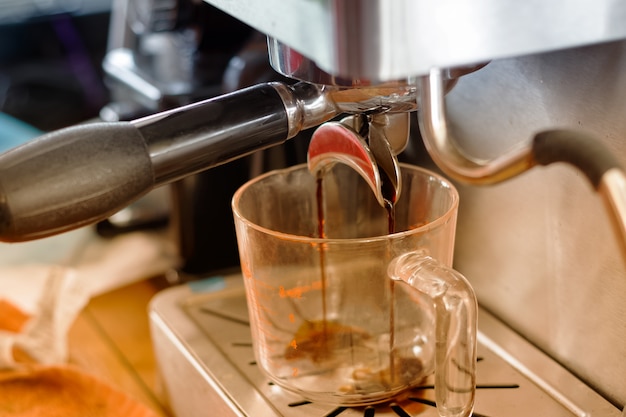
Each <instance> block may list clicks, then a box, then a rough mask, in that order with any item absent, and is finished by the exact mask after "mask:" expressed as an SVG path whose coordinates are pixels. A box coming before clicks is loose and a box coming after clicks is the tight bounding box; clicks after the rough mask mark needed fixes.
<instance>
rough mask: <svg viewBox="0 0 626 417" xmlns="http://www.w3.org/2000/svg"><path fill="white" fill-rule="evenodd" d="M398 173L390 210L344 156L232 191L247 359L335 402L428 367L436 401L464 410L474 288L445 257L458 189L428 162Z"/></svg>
mask: <svg viewBox="0 0 626 417" xmlns="http://www.w3.org/2000/svg"><path fill="white" fill-rule="evenodd" d="M401 172H402V184H403V186H402V195H401V196H400V198H399V200H398V201H397V202H396V204H395V209H394V211H393V212H391V211H388V210H386V209H385V208H383V207H381V206H380V205H379V204H378V202H377V201H376V199H375V197H374V194H373V193H372V191H371V189H370V188H369V186H368V185H367V183H366V182H365V181H364V180H363V179H362V178H361V177H360V176H359V175H358V173H356V172H355V171H354V170H353V169H351V168H349V167H348V166H346V165H343V164H336V165H334V166H333V167H332V169H329V170H327V171H326V172H325V173H324V175H322V176H321V177H319V178H315V177H314V176H313V175H311V174H310V173H309V171H308V169H307V167H306V165H299V166H295V167H292V168H288V169H284V170H278V171H273V172H270V173H267V174H264V175H262V176H260V177H257V178H255V179H253V180H251V181H249V182H248V183H246V184H244V185H243V186H242V187H241V188H240V189H239V190H238V191H237V192H236V193H235V195H234V197H233V203H232V207H233V212H234V218H235V225H236V231H237V241H238V245H239V252H240V258H241V268H242V272H243V277H244V282H245V288H246V298H247V303H248V309H249V314H250V323H251V329H252V338H253V344H254V352H255V355H256V360H257V362H258V365H259V366H260V368H261V369H262V370H263V371H264V372H265V373H266V374H267V375H268V376H269V378H270V379H271V380H272V381H273V382H274V383H276V384H278V385H280V386H282V387H284V388H285V389H288V390H290V391H293V392H296V393H298V394H300V395H302V396H303V397H304V398H307V399H309V400H312V401H318V402H324V403H332V404H338V405H346V406H356V405H366V404H372V403H377V402H382V401H385V400H388V399H389V398H391V397H393V396H395V395H396V394H398V393H400V392H401V391H403V390H405V389H407V388H409V387H411V386H415V385H417V384H419V383H420V382H421V381H422V380H423V379H424V378H425V377H427V376H428V375H430V374H432V373H433V372H434V373H435V392H436V393H435V395H436V398H437V407H438V411H439V413H440V414H441V415H449V416H452V415H455V416H456V415H458V416H463V415H465V416H467V415H470V414H471V410H472V408H473V403H474V387H475V363H476V298H475V296H474V293H473V291H472V289H471V287H470V286H469V284H468V283H467V281H466V280H465V278H463V277H462V276H461V275H460V274H458V273H457V272H456V271H454V270H452V269H451V268H450V265H451V264H452V257H453V247H454V236H455V227H456V216H457V209H458V203H459V197H458V193H457V191H456V189H455V188H454V187H453V185H452V184H450V183H449V182H448V181H446V180H445V179H444V178H442V177H440V176H438V175H436V174H434V173H432V172H429V171H427V170H424V169H421V168H418V167H414V166H410V165H405V164H402V165H401ZM391 226H393V227H394V229H395V231H394V232H393V233H391V234H390V233H389V231H390V227H391Z"/></svg>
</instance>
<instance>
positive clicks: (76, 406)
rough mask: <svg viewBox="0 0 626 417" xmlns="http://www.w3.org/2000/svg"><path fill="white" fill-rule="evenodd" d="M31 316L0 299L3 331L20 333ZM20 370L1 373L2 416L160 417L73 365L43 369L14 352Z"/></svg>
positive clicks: (0, 414) (0, 405)
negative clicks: (20, 366)
mask: <svg viewBox="0 0 626 417" xmlns="http://www.w3.org/2000/svg"><path fill="white" fill-rule="evenodd" d="M28 318H29V316H28V315H26V314H24V313H23V312H22V311H21V310H20V309H18V308H17V307H15V306H14V305H13V304H11V303H10V302H7V301H5V300H0V330H3V331H9V332H14V333H15V332H19V331H20V330H21V329H22V326H23V325H24V324H25V323H26V321H27V320H28ZM14 356H15V358H16V360H17V361H19V362H27V363H26V364H25V365H24V368H23V369H21V370H19V371H5V372H0V417H110V416H115V417H117V416H119V417H157V414H156V413H155V412H154V411H152V410H151V409H149V408H148V407H146V406H144V405H143V404H141V403H139V402H137V401H135V400H134V399H132V398H130V397H129V396H128V395H126V394H125V393H123V392H121V391H119V390H117V389H114V388H112V387H111V386H110V385H109V384H107V383H105V382H103V381H100V380H98V379H97V378H95V377H93V376H91V375H88V374H86V373H84V372H82V371H81V370H79V369H77V368H76V367H74V366H70V365H55V366H44V365H38V364H33V363H28V362H32V361H30V360H29V358H27V357H25V355H23V354H22V355H20V352H15V351H14Z"/></svg>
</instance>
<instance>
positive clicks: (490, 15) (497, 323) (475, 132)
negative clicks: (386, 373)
mask: <svg viewBox="0 0 626 417" xmlns="http://www.w3.org/2000/svg"><path fill="white" fill-rule="evenodd" d="M147 3H148V2H147ZM206 3H207V4H209V5H211V6H212V7H215V8H216V9H219V10H221V11H222V12H224V13H226V14H227V15H229V16H232V17H234V18H235V19H236V20H238V21H240V22H243V23H245V24H246V25H247V26H249V27H251V28H254V29H255V30H256V31H258V32H260V33H263V34H265V35H267V51H268V57H269V58H268V60H269V63H270V64H271V66H272V68H273V69H274V70H275V71H276V72H277V73H279V74H281V75H282V76H285V77H287V78H288V79H289V81H285V80H284V79H280V80H278V81H274V80H272V82H267V83H262V84H258V85H255V86H252V87H247V88H242V89H239V90H237V91H234V92H230V93H228V94H225V95H219V96H217V97H215V98H209V99H207V100H203V101H198V102H193V103H191V104H186V103H178V104H182V106H180V107H173V108H171V109H168V110H165V111H160V110H162V108H158V107H153V108H152V110H153V111H158V112H157V113H154V114H147V115H139V116H138V117H137V118H133V117H131V119H132V120H130V121H127V122H105V123H96V124H89V125H83V126H78V127H72V128H69V129H66V130H63V131H59V132H53V133H50V134H48V135H46V136H44V137H42V138H41V139H39V140H35V141H33V142H32V143H28V144H26V145H24V146H22V147H20V148H18V149H15V150H13V151H11V152H9V153H7V154H4V155H2V156H0V172H1V174H0V175H2V177H1V180H0V181H1V184H0V185H1V187H2V190H3V199H2V222H1V224H2V227H1V228H0V238H2V240H5V241H21V240H29V239H35V238H40V237H44V236H48V235H51V234H55V233H61V232H63V231H65V230H70V229H73V228H76V227H81V226H84V225H87V224H90V223H93V222H96V221H99V220H102V219H105V218H107V216H110V215H112V214H113V213H115V212H116V211H118V210H120V209H122V208H124V207H126V206H127V205H128V204H130V203H132V202H133V201H135V200H136V199H137V198H138V197H140V196H141V195H144V194H145V193H147V192H149V191H150V190H152V189H154V188H155V187H158V186H160V185H164V184H170V183H173V182H176V181H180V180H182V179H183V178H185V177H188V176H189V175H193V174H197V173H200V172H203V171H205V170H207V169H209V170H210V169H214V167H217V166H221V165H223V164H226V165H224V166H227V165H228V164H227V163H231V161H233V160H235V159H238V158H240V157H242V156H245V155H250V154H253V153H255V152H257V151H259V150H262V149H267V148H270V147H274V146H279V145H283V143H285V141H286V140H287V139H291V138H295V137H296V136H297V135H298V134H299V133H300V132H302V131H306V130H308V129H313V128H315V127H316V126H318V125H320V124H322V123H325V122H327V121H329V120H332V119H334V118H336V117H339V116H341V115H343V114H364V113H367V114H371V113H385V114H389V115H400V116H398V117H395V116H394V117H390V118H389V120H391V121H390V122H389V123H390V125H389V132H396V130H395V129H392V128H395V127H396V126H393V124H394V123H398V124H403V123H406V121H407V119H406V118H405V117H404V116H403V115H408V117H410V118H412V119H414V120H417V125H418V126H419V130H418V131H416V130H414V131H413V132H412V134H411V137H410V138H408V137H407V136H405V135H401V136H402V137H401V138H400V144H399V145H397V146H394V148H397V149H403V148H405V147H407V148H409V147H411V146H413V145H414V144H413V142H414V141H418V142H421V141H423V143H424V148H425V150H424V152H422V153H421V154H420V155H419V156H418V158H417V159H416V163H420V164H425V165H431V164H432V166H433V167H434V166H436V167H438V169H440V170H441V171H442V172H443V173H444V174H446V175H448V176H449V177H451V178H452V179H453V180H455V181H456V182H457V185H458V188H459V191H460V193H461V206H460V214H459V227H458V236H457V241H456V251H455V252H456V254H455V268H456V269H458V270H459V271H461V272H462V273H464V274H465V275H466V276H467V277H468V279H469V280H470V282H471V283H472V286H473V287H474V289H475V291H476V293H477V296H478V300H479V303H480V305H481V308H482V312H481V315H480V316H479V332H480V335H479V342H480V343H481V346H480V347H479V357H482V358H483V359H484V360H483V361H481V362H484V364H485V365H484V368H489V370H487V369H485V370H484V371H482V372H483V374H482V375H484V379H483V381H486V382H481V379H480V375H481V370H480V368H481V366H482V363H481V364H479V366H478V368H479V369H478V374H479V378H478V384H479V385H480V386H482V388H484V390H483V391H484V392H486V393H485V394H484V398H485V399H484V400H483V399H481V397H480V396H481V395H482V394H481V393H480V392H483V391H480V390H479V394H477V397H478V401H477V405H476V408H475V411H476V412H475V413H474V415H477V416H478V415H490V416H494V415H507V416H517V415H520V416H521V415H529V414H531V413H532V414H539V415H562V416H572V415H574V416H596V415H598V416H619V415H622V410H623V408H624V404H625V403H626V379H625V378H624V375H625V374H626V361H625V360H624V359H625V358H626V320H625V317H626V310H625V307H624V303H623V294H626V262H625V259H626V258H625V253H626V252H625V251H624V239H625V234H624V230H625V224H624V217H625V214H624V213H625V205H624V204H625V203H624V202H625V201H626V198H625V196H626V185H625V182H624V175H623V171H622V169H621V168H620V166H621V165H624V164H625V163H626V156H625V155H626V140H625V139H624V134H625V133H626V118H625V117H624V115H623V111H622V110H623V109H624V108H625V107H626V76H625V75H624V74H625V71H624V70H626V41H625V39H626V25H624V24H623V22H624V20H625V19H626V4H621V3H619V2H613V1H609V0H606V1H605V0H602V1H593V2H592V1H589V0H579V1H575V2H572V1H565V0H554V1H551V2H547V3H546V2H542V1H532V2H504V3H503V2H501V1H496V0H481V1H479V2H472V3H471V4H466V3H464V2H459V1H454V0H450V1H443V2H424V1H412V0H359V1H350V2H347V1H340V0H324V1H316V2H311V1H308V0H293V1H290V2H284V1H279V0H267V1H263V2H258V1H253V0H240V1H237V2H233V1H230V0H206ZM119 4H120V5H132V4H137V2H128V3H126V2H121V1H120V2H119ZM159 4H160V3H159ZM181 4H182V2H181ZM189 5H190V6H194V5H195V6H197V3H196V2H190V3H189ZM189 5H188V6H189ZM157 6H158V5H157V4H156V2H155V4H150V5H148V10H150V7H153V8H154V9H155V10H156V8H157ZM120 7H121V6H120ZM144 11H145V10H144ZM148 14H149V13H148ZM171 30H175V28H173V29H171ZM165 32H167V30H165ZM116 33H119V32H116V31H112V36H114V35H115V34H116ZM120 45H122V46H121V47H120V48H119V49H116V50H112V52H113V53H120V55H121V56H122V57H123V58H124V59H130V58H129V55H128V48H127V47H128V45H126V46H124V45H123V42H122V43H121V44H120ZM124 54H126V55H124ZM131 58H132V56H131ZM131 62H132V61H131ZM109 64H111V62H110V61H107V62H105V66H106V65H109ZM155 65H156V64H155ZM114 70H115V68H114V67H110V69H109V73H113V72H114ZM134 80H135V81H137V82H138V83H139V84H138V85H139V87H138V90H139V91H144V92H150V91H154V90H151V89H150V86H149V85H146V84H141V83H142V82H143V81H145V79H137V78H135V79H134ZM191 90H192V91H193V88H192V89H191ZM174 95H176V94H174ZM159 97H160V96H159ZM398 120H400V121H399V122H398ZM400 130H401V131H404V130H403V129H400ZM390 136H392V135H391V134H390ZM420 138H421V141H420ZM293 140H298V139H293ZM407 140H408V143H404V142H406V141H407ZM400 155H402V154H400ZM553 162H567V164H561V163H553ZM540 165H546V167H541V166H540ZM548 165H549V166H548ZM572 165H573V166H574V167H575V168H573V167H572ZM531 168H532V169H531ZM583 174H584V175H583ZM585 177H586V178H585ZM589 183H591V185H592V187H590V186H589ZM594 188H595V190H596V191H598V192H597V193H595V192H594ZM598 195H600V196H601V197H602V198H599V197H598ZM211 285H214V286H215V287H211V289H209V290H208V292H207V291H205V290H202V291H200V290H198V288H199V287H198V286H185V288H183V289H177V290H176V291H174V292H169V293H165V294H163V296H162V297H160V298H159V299H157V300H155V302H154V303H153V306H152V310H151V319H152V324H153V335H154V344H155V351H156V353H157V358H158V360H159V365H160V367H161V371H162V374H163V375H164V381H165V385H166V388H167V391H168V393H169V397H170V399H171V403H172V409H173V410H174V412H175V413H176V414H177V415H181V416H182V415H193V414H194V413H197V412H200V411H198V410H201V409H206V407H214V409H215V410H220V412H221V413H222V414H221V415H233V416H241V415H277V416H278V415H320V416H321V415H325V416H331V415H333V416H336V415H368V416H369V415H429V414H428V413H429V412H432V410H430V409H428V405H429V404H428V401H429V400H428V398H427V397H428V394H425V395H426V398H422V401H417V400H416V401H414V403H413V405H409V406H405V405H404V404H399V403H391V404H386V405H384V406H383V407H382V408H379V409H377V408H366V409H365V410H363V409H360V410H352V409H326V408H324V407H321V406H318V405H315V404H309V403H307V402H302V401H298V399H297V398H292V397H290V396H289V394H287V393H283V392H278V391H279V390H277V389H276V387H273V386H271V384H268V383H267V381H266V380H265V379H264V378H263V376H262V375H260V374H259V372H258V371H255V370H254V369H252V370H251V369H250V366H251V365H253V364H252V363H251V362H252V360H251V359H250V351H249V346H247V344H248V343H249V336H248V339H246V334H247V333H249V328H246V313H245V300H244V301H242V298H241V297H240V295H241V288H240V285H239V284H237V282H236V279H235V280H233V279H232V277H227V278H225V279H221V280H218V281H212V284H211ZM207 294H208V295H207ZM237 294H239V295H237ZM207 297H208V298H207ZM225 323H230V324H231V325H232V328H229V330H224V329H225V328H226V327H225ZM481 326H482V327H481ZM242 349H243V350H242ZM246 349H248V351H245V350H246ZM492 363H494V364H495V365H491V364H492ZM500 365H501V367H500ZM520 381H521V382H520ZM423 390H428V387H427V386H426V387H423ZM513 391H515V392H513ZM517 392H519V393H520V394H519V395H518V394H517ZM516 395H518V396H517V397H516ZM487 397H489V399H488V398H487ZM415 404H419V406H416V405H415ZM307 407H308V408H307ZM416 407H417V408H416ZM420 407H421V408H420ZM259 410H260V411H259ZM406 410H408V411H406ZM402 413H405V414H402ZM479 413H480V414H479ZM431 415H434V414H431Z"/></svg>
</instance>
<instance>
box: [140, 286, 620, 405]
mask: <svg viewBox="0 0 626 417" xmlns="http://www.w3.org/2000/svg"><path fill="white" fill-rule="evenodd" d="M150 320H151V327H152V336H153V343H154V348H155V354H156V357H157V362H158V364H159V368H160V372H161V375H162V378H163V382H164V386H165V388H166V389H167V394H168V398H169V400H170V405H171V408H172V410H173V411H174V413H175V414H176V415H177V416H178V417H186V416H194V415H198V414H199V413H207V412H210V414H211V415H219V416H255V417H256V416H264V417H265V416H268V417H269V416H287V417H291V416H293V417H296V416H297V417H302V416H315V417H334V416H341V417H356V416H364V417H373V416H375V417H383V416H394V417H397V416H400V417H404V416H419V417H428V416H433V417H435V416H437V415H438V414H437V411H436V408H435V402H434V389H433V385H432V380H430V379H427V380H425V381H424V384H423V385H421V386H419V387H416V388H414V389H411V390H409V391H406V392H404V393H403V394H402V395H400V396H398V397H396V398H394V399H393V400H391V401H390V402H387V403H383V404H380V405H375V406H368V407H337V406H332V405H325V404H317V403H311V402H309V401H305V400H303V399H302V398H301V397H299V396H297V395H294V394H292V393H289V392H286V391H285V390H283V389H282V388H280V387H278V386H276V385H274V384H272V383H271V382H270V381H269V380H268V378H267V377H265V375H264V374H263V373H262V372H261V371H260V370H259V368H258V367H257V366H256V363H255V361H254V355H253V351H252V341H251V336H250V326H249V323H248V313H247V307H246V300H245V293H244V289H243V283H242V278H241V276H240V275H233V276H229V277H226V278H222V277H215V278H212V279H209V280H205V281H202V282H197V283H192V284H187V285H182V286H179V287H175V288H171V289H168V290H165V291H163V292H162V293H160V294H158V295H157V296H156V297H155V298H154V300H153V301H152V304H151V311H150ZM478 339H479V346H478V357H479V362H478V364H477V391H476V406H475V411H474V414H473V415H474V416H475V417H528V416H530V415H536V416H551V417H565V416H581V417H582V416H602V417H610V416H615V417H619V416H621V413H620V412H619V411H618V410H617V408H615V407H613V406H612V405H611V404H610V403H608V402H607V401H606V400H605V399H604V398H602V397H600V396H599V395H598V394H597V393H595V392H594V391H593V390H592V389H590V388H589V387H588V386H586V385H585V384H584V383H582V382H580V381H579V380H578V379H577V378H575V377H574V376H573V375H571V374H570V373H569V372H567V371H566V370H565V369H563V368H562V367H561V366H560V365H559V364H558V363H556V362H554V361H553V360H551V359H550V358H549V357H547V356H545V355H544V354H543V353H541V352H540V351H538V350H537V349H535V348H534V347H533V346H532V345H530V344H528V343H527V342H526V341H525V340H524V339H522V338H520V337H519V336H518V335H517V334H515V333H514V332H512V331H511V330H510V329H508V328H507V327H506V326H504V325H503V324H502V323H500V322H499V321H497V320H496V319H495V318H494V317H493V316H491V315H489V314H488V313H486V312H484V311H480V313H479V338H478Z"/></svg>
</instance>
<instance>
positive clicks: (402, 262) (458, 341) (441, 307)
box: [388, 250, 477, 417]
mask: <svg viewBox="0 0 626 417" xmlns="http://www.w3.org/2000/svg"><path fill="white" fill-rule="evenodd" d="M388 273H389V276H390V277H391V279H393V280H395V281H401V282H404V283H406V284H408V285H409V286H410V287H411V288H413V289H415V290H417V291H419V292H420V293H423V294H425V295H427V296H429V297H430V298H431V299H432V300H433V303H434V306H435V311H436V317H437V318H436V323H435V334H436V353H435V397H436V402H437V411H438V413H439V415H440V416H445V417H452V416H455V417H457V416H458V417H460V416H469V415H471V413H472V410H473V408H474V396H475V390H476V321H477V302H476V296H475V295H474V291H473V289H472V287H471V286H470V284H469V283H468V281H467V279H465V277H464V276H463V275H461V274H460V273H458V272H457V271H455V270H454V269H452V268H449V267H447V266H444V265H442V264H441V263H439V262H438V261H437V260H435V259H434V258H432V257H430V256H428V253H427V252H426V251H425V250H419V251H414V252H409V253H405V254H403V255H400V256H398V257H397V258H395V259H394V260H393V261H392V262H391V263H390V265H389V268H388Z"/></svg>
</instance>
